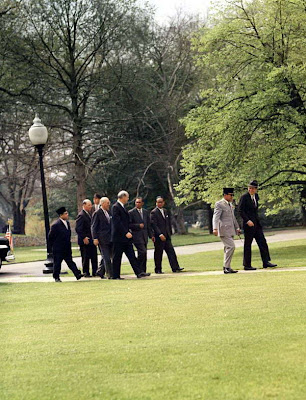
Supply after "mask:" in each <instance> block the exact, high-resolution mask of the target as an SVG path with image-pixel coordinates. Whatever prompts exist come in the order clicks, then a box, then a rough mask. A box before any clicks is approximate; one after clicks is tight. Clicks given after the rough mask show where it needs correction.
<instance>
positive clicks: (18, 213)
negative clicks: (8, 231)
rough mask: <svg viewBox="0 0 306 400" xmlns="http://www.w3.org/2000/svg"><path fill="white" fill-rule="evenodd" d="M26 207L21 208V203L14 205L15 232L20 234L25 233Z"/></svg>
mask: <svg viewBox="0 0 306 400" xmlns="http://www.w3.org/2000/svg"><path fill="white" fill-rule="evenodd" d="M25 219H26V211H25V209H22V210H20V204H14V205H13V221H14V224H13V226H14V228H13V233H15V234H18V235H25Z"/></svg>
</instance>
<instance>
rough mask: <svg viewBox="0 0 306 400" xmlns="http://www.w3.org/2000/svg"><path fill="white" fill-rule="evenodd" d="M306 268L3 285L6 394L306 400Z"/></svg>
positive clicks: (0, 389) (0, 359)
mask: <svg viewBox="0 0 306 400" xmlns="http://www.w3.org/2000/svg"><path fill="white" fill-rule="evenodd" d="M305 285H306V274H305V272H303V271H300V272H281V273H277V272H271V273H265V274H254V273H253V274H252V273H250V274H236V275H234V276H225V275H219V276H195V277H187V276H185V277H184V275H183V274H182V275H178V276H175V279H170V278H168V279H167V278H165V279H154V280H153V279H152V280H126V281H120V282H118V281H114V282H113V281H101V280H100V281H99V280H94V281H91V282H85V281H83V282H82V281H80V282H71V283H63V284H43V283H40V284H1V285H0V300H1V308H0V312H1V328H0V330H1V338H2V351H1V354H0V398H1V399H2V400H6V399H9V400H14V399H27V400H28V399H40V400H43V399H47V400H50V399H73V400H74V399H80V400H83V399H86V400H87V399H104V400H107V399H117V400H128V399H129V400H159V399H161V400H164V399H167V400H172V399H173V400H177V399H208V400H214V399H220V400H221V399H222V400H223V399H226V400H259V399H260V400H263V399H264V400H266V399H278V400H302V399H304V398H305V357H306V335H305V304H306V292H305Z"/></svg>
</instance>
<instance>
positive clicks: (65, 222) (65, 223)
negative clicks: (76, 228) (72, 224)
mask: <svg viewBox="0 0 306 400" xmlns="http://www.w3.org/2000/svg"><path fill="white" fill-rule="evenodd" d="M60 220H61V221H62V223H63V224H64V225H65V227H66V229H69V228H68V224H67V221H66V220H65V219H62V218H60Z"/></svg>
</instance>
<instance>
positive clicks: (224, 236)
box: [213, 188, 240, 274]
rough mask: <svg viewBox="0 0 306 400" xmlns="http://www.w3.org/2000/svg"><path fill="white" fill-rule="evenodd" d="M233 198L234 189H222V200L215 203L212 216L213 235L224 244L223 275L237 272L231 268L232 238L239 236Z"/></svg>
mask: <svg viewBox="0 0 306 400" xmlns="http://www.w3.org/2000/svg"><path fill="white" fill-rule="evenodd" d="M233 197H234V188H223V199H222V200H220V201H218V202H217V203H216V205H215V210H214V216H213V230H214V235H215V236H220V239H221V240H222V242H223V244H224V262H223V271H224V273H225V274H234V273H236V272H238V271H235V270H233V269H232V268H231V261H232V257H233V255H234V251H235V242H234V236H235V235H236V234H238V235H239V234H240V229H239V225H238V222H237V220H236V217H235V214H234V208H233V206H232V201H233Z"/></svg>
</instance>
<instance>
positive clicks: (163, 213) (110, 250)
mask: <svg viewBox="0 0 306 400" xmlns="http://www.w3.org/2000/svg"><path fill="white" fill-rule="evenodd" d="M257 189H258V183H257V181H252V182H250V184H249V185H248V192H247V193H245V194H243V195H242V196H241V198H240V201H239V205H238V212H239V214H240V216H241V218H242V221H243V230H244V236H245V240H244V256H243V266H244V269H245V270H247V271H253V270H256V268H254V267H252V264H251V254H252V253H251V245H252V241H253V239H255V240H256V242H257V244H258V247H259V250H260V254H261V258H262V262H263V268H268V267H276V266H277V265H276V264H272V263H271V258H270V254H269V248H268V245H267V242H266V239H265V237H264V234H263V230H262V226H261V223H260V220H259V217H258V201H259V197H258V194H257ZM233 198H234V189H233V188H224V189H223V199H222V200H220V201H218V202H217V203H216V205H215V210H214V215H213V233H214V235H216V236H219V237H220V239H221V240H222V242H223V244H224V263H223V270H224V273H225V274H232V273H237V272H238V271H236V270H233V269H232V268H231V260H232V257H233V254H234V251H235V242H234V236H235V235H236V234H238V235H240V228H239V224H238V222H237V220H236V217H235V214H234V207H233V205H232V202H233ZM128 201H129V194H128V192H126V191H124V190H123V191H120V192H119V193H118V200H117V201H116V203H115V204H114V205H113V206H112V209H111V211H110V200H109V199H108V198H107V197H101V196H99V195H98V194H95V196H94V204H92V203H91V201H90V200H88V199H85V200H84V201H83V209H82V211H81V212H80V213H79V214H78V216H77V219H76V232H77V234H78V244H79V246H80V251H81V256H82V268H83V273H81V271H80V270H79V269H78V268H77V266H76V264H75V263H74V261H73V260H72V252H71V242H70V239H71V228H70V224H69V222H68V212H67V210H66V208H65V207H61V208H59V209H58V210H57V213H58V215H59V219H58V220H57V221H56V222H55V223H54V224H53V225H52V227H51V230H50V234H49V241H50V245H51V246H52V248H53V255H54V272H53V277H54V279H55V281H56V282H60V281H61V280H60V270H61V263H62V261H63V260H65V261H66V263H67V265H68V267H69V268H70V269H71V270H72V272H73V273H74V275H75V277H76V279H80V278H82V277H83V276H85V277H90V276H91V275H90V271H89V264H90V262H91V266H92V275H93V276H100V277H101V278H102V279H106V278H108V279H124V278H121V276H120V272H121V261H122V255H123V253H124V254H125V255H126V256H127V258H128V260H129V262H130V264H131V267H132V269H133V271H134V273H135V275H136V276H137V278H145V277H147V276H150V273H148V272H147V244H148V240H149V239H151V240H152V241H153V243H154V262H155V273H156V274H162V273H163V271H162V257H163V252H164V251H165V252H166V254H167V256H168V259H169V263H170V267H171V269H172V272H181V271H183V269H184V268H181V267H180V266H179V263H178V260H177V256H176V253H175V250H174V248H173V245H172V242H171V234H172V227H171V221H170V217H169V214H168V212H167V210H166V209H165V208H164V206H165V200H164V199H163V197H161V196H159V197H157V199H156V207H155V208H154V209H153V210H152V211H151V214H149V212H148V211H147V210H146V209H144V208H143V205H144V202H143V199H142V198H141V197H137V198H136V200H135V207H134V208H133V209H132V210H130V211H127V210H126V208H125V206H126V204H127V203H128ZM133 245H134V246H135V247H136V249H137V257H136V255H135V252H134V248H133ZM97 248H99V250H100V253H101V263H100V265H99V267H98V256H97Z"/></svg>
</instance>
